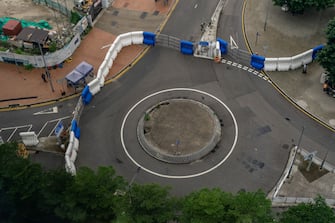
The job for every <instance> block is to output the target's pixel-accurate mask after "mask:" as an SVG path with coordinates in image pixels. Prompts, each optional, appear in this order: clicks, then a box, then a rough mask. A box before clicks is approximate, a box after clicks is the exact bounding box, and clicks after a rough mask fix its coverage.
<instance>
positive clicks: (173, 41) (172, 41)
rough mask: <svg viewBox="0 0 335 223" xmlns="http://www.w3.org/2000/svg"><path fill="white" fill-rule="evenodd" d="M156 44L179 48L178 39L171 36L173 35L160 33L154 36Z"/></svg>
mask: <svg viewBox="0 0 335 223" xmlns="http://www.w3.org/2000/svg"><path fill="white" fill-rule="evenodd" d="M156 45H158V46H164V47H168V48H172V49H175V50H179V49H180V39H178V38H176V37H173V36H168V35H165V34H160V35H159V36H157V37H156Z"/></svg>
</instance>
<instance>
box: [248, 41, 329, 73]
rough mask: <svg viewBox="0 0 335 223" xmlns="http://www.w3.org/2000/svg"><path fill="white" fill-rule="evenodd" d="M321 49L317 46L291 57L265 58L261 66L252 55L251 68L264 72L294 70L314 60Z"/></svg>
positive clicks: (320, 46) (321, 46)
mask: <svg viewBox="0 0 335 223" xmlns="http://www.w3.org/2000/svg"><path fill="white" fill-rule="evenodd" d="M322 48H323V45H319V46H317V47H314V48H313V49H310V50H307V51H305V52H303V53H300V54H298V55H295V56H292V57H279V58H265V60H264V64H263V66H262V65H261V64H262V63H260V61H259V60H258V59H259V57H256V56H253V55H255V54H253V55H252V56H251V66H253V67H254V68H256V69H258V70H261V69H264V71H288V70H295V69H297V68H300V67H302V66H304V65H307V64H309V63H311V62H312V61H313V60H315V59H316V56H317V53H318V52H319V51H320V50H322ZM254 65H255V66H254Z"/></svg>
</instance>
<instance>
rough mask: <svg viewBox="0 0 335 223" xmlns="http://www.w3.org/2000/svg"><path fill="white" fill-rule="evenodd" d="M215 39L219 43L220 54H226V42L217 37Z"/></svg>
mask: <svg viewBox="0 0 335 223" xmlns="http://www.w3.org/2000/svg"><path fill="white" fill-rule="evenodd" d="M217 41H218V42H219V45H220V51H221V55H223V54H227V53H228V43H227V42H226V41H225V40H223V39H220V38H217Z"/></svg>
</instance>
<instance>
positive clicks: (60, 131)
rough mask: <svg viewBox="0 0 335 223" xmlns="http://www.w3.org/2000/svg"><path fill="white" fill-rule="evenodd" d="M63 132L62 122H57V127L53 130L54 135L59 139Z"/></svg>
mask: <svg viewBox="0 0 335 223" xmlns="http://www.w3.org/2000/svg"><path fill="white" fill-rule="evenodd" d="M63 130H64V125H63V122H59V123H58V125H57V126H56V128H55V135H56V136H57V137H59V136H60V134H61V133H62V132H63Z"/></svg>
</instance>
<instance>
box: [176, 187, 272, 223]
mask: <svg viewBox="0 0 335 223" xmlns="http://www.w3.org/2000/svg"><path fill="white" fill-rule="evenodd" d="M183 205H184V206H183V214H182V217H181V220H182V221H181V222H183V223H206V222H212V223H222V222H227V223H229V222H239V223H249V222H250V223H251V222H262V223H266V222H273V219H272V216H271V202H270V200H268V199H266V197H265V194H264V193H263V192H261V191H257V192H255V193H254V192H245V191H241V192H239V193H238V194H237V195H235V196H234V195H232V194H230V193H226V192H223V191H222V190H221V189H218V188H215V189H211V190H209V189H202V190H200V191H197V192H193V193H191V194H190V195H188V196H186V197H185V200H184V202H183Z"/></svg>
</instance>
